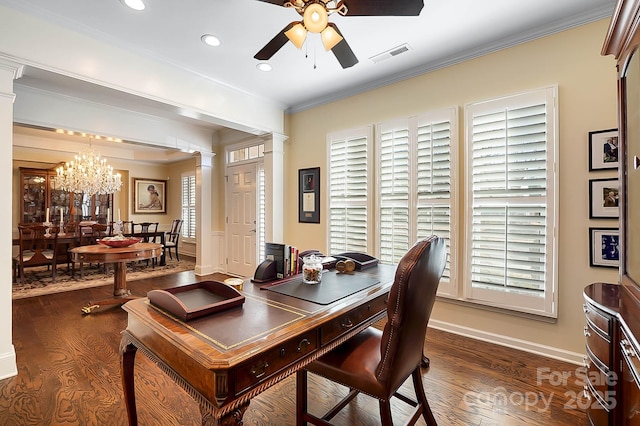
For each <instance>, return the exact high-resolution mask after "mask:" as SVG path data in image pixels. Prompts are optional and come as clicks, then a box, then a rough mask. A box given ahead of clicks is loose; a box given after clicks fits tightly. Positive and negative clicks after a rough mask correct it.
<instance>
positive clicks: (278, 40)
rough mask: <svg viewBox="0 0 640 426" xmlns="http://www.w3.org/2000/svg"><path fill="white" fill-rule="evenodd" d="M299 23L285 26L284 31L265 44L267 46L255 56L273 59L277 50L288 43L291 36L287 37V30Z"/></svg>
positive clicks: (265, 59)
mask: <svg viewBox="0 0 640 426" xmlns="http://www.w3.org/2000/svg"><path fill="white" fill-rule="evenodd" d="M297 23H298V22H292V23H290V24H289V25H287V26H286V27H284V28H283V30H282V31H280V32H279V33H278V34H276V36H275V37H274V38H272V39H271V41H270V42H269V43H267V44H265V46H264V47H263V48H262V49H260V51H259V52H258V53H256V54H255V56H254V58H256V59H258V60H260V61H267V60H269V59H271V57H272V56H273V55H275V54H276V52H277V51H278V50H280V49H281V48H282V46H284V45H285V44H287V42H288V41H289V38H287V36H286V35H285V32H287V31H289V30H290V29H291V28H293V26H294V25H296V24H297Z"/></svg>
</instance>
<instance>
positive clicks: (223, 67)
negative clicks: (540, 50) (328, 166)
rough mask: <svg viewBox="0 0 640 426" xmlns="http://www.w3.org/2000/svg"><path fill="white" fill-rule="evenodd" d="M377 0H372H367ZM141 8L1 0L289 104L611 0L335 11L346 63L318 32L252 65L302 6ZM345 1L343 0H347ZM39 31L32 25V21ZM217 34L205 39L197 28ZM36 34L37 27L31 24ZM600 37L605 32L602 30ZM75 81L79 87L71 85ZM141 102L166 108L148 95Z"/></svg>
mask: <svg viewBox="0 0 640 426" xmlns="http://www.w3.org/2000/svg"><path fill="white" fill-rule="evenodd" d="M372 1H373V0H372ZM145 2H146V3H147V8H146V9H145V10H144V11H142V12H136V11H133V10H131V9H129V8H127V7H125V6H124V5H123V4H122V3H121V2H120V1H119V0H82V1H78V0H0V5H4V6H8V7H11V8H15V9H17V10H20V11H22V12H26V13H29V14H32V15H36V16H38V17H40V18H42V19H45V20H49V21H52V22H54V23H57V24H59V25H62V26H65V27H68V28H72V29H74V30H76V31H79V32H82V33H85V34H88V35H90V36H92V37H95V38H96V39H100V40H102V41H107V42H109V43H111V44H114V45H118V46H120V47H122V48H125V49H129V50H131V51H134V52H136V53H137V54H139V55H146V56H148V57H152V58H154V59H156V60H160V61H165V62H167V63H171V64H173V65H175V66H177V67H181V68H184V69H187V70H190V71H192V72H194V73H198V74H200V75H204V76H207V77H208V78H211V79H213V80H216V81H218V82H222V83H224V84H227V85H229V86H232V87H235V88H237V89H240V90H243V91H246V92H249V93H253V94H256V95H259V96H262V97H265V98H269V99H272V100H276V101H278V102H280V103H281V104H282V105H283V108H284V109H287V108H288V109H289V111H296V110H302V109H305V108H308V107H312V106H314V105H318V104H321V103H324V102H328V101H331V100H335V99H338V98H341V97H345V96H348V95H351V94H354V93H358V92H361V91H364V90H368V89H371V88H373V87H377V86H380V85H384V84H388V83H391V82H394V81H397V80H400V79H403V78H408V77H411V76H414V75H417V74H421V73H424V72H427V71H429V70H433V69H437V68H441V67H443V66H446V65H449V64H453V63H456V62H460V61H462V60H465V59H468V58H472V57H476V56H479V55H482V54H485V53H489V52H492V51H495V50H498V49H501V48H504V47H509V46H512V45H514V44H517V43H521V42H524V41H528V40H531V39H534V38H536V37H540V36H543V35H546V34H550V33H553V32H557V31H560V30H563V29H566V28H570V27H573V26H576V25H580V24H583V23H587V22H591V21H594V20H598V19H603V18H606V17H610V16H611V13H612V11H613V6H614V3H615V0H484V1H479V0H425V5H424V8H423V10H422V12H421V14H420V16H418V17H349V16H340V15H338V14H332V15H331V16H330V22H333V23H335V24H336V25H337V26H338V28H339V29H340V31H341V33H342V35H343V36H344V38H345V40H346V41H347V42H348V43H349V45H350V46H351V49H352V50H353V52H354V53H355V55H356V56H357V57H358V59H359V63H358V64H356V65H355V66H353V67H351V68H348V69H342V68H341V67H340V65H339V63H338V61H337V60H336V59H335V57H334V56H333V54H332V53H331V52H325V51H324V50H323V48H322V46H321V42H320V40H319V37H318V35H317V34H310V35H309V37H308V38H307V42H306V44H305V46H304V47H303V49H302V50H298V49H297V48H296V47H295V46H294V45H293V44H292V43H287V44H286V45H285V46H284V47H283V48H282V49H280V51H279V52H277V53H276V54H275V55H274V56H273V57H272V58H271V60H270V61H269V62H270V64H271V65H272V66H273V71H271V72H269V73H265V72H262V71H259V70H257V68H256V65H257V63H258V61H257V60H256V59H254V58H253V56H254V55H255V54H256V52H257V51H258V50H260V49H261V48H262V47H263V46H264V45H265V44H266V43H267V42H268V41H269V40H271V38H272V37H273V36H275V35H276V34H277V33H278V32H279V31H281V30H282V29H283V28H284V27H285V26H286V25H287V24H288V23H290V22H292V21H297V20H300V16H299V15H298V14H297V13H296V12H295V11H294V10H293V9H289V8H284V7H280V6H276V5H273V4H269V3H266V2H261V1H258V0H225V1H223V0H145ZM344 3H345V4H346V5H347V6H348V4H349V0H344ZM34 31H35V29H34ZM205 33H211V34H214V35H216V36H218V37H219V38H220V40H221V42H222V44H221V46H219V47H216V48H213V47H208V46H205V45H204V44H203V43H202V42H201V41H200V37H201V35H203V34H205ZM35 35H36V36H37V34H35ZM603 39H604V34H603ZM404 43H407V44H408V45H409V47H410V50H409V51H408V52H406V53H403V54H401V55H398V56H395V57H392V58H391V59H387V60H385V61H382V62H379V63H374V62H373V61H372V60H371V59H370V58H371V57H373V56H375V55H378V54H380V53H382V52H385V51H388V50H390V49H393V48H395V47H397V46H400V45H402V44H404ZM17 84H21V85H26V86H34V87H39V88H44V89H47V90H55V91H58V92H63V93H68V94H71V95H74V94H80V93H81V94H82V96H83V97H93V100H100V99H102V100H103V101H104V102H105V103H109V102H108V100H109V99H110V98H111V99H115V97H116V96H117V98H118V102H119V103H120V104H122V100H123V96H124V95H123V94H121V93H118V94H117V95H114V93H112V92H110V91H109V90H106V89H104V88H97V87H93V88H92V87H90V85H88V84H86V83H85V84H84V85H83V86H82V87H81V90H80V89H78V88H79V87H80V86H79V82H77V81H71V80H69V79H66V78H62V77H61V76H54V75H51V74H50V73H47V72H44V71H41V70H34V69H27V70H26V71H25V76H24V77H23V78H21V79H20V81H19V82H17ZM74 91H75V92H76V93H74ZM131 101H132V102H134V101H137V102H139V105H138V106H137V108H138V109H140V110H144V109H149V110H150V111H151V110H157V111H156V112H158V113H160V110H162V108H161V106H160V105H156V104H154V103H153V102H150V101H144V102H142V100H140V99H138V100H135V99H131Z"/></svg>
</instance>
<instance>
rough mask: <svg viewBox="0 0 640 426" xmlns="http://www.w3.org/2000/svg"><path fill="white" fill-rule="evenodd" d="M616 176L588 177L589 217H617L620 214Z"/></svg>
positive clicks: (618, 182) (618, 183)
mask: <svg viewBox="0 0 640 426" xmlns="http://www.w3.org/2000/svg"><path fill="white" fill-rule="evenodd" d="M619 194H620V181H619V180H618V178H607V179H589V218H591V219H617V218H618V217H619V216H620V206H619V205H618V204H619V199H620V196H619Z"/></svg>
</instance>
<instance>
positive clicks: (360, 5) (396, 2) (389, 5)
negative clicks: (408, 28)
mask: <svg viewBox="0 0 640 426" xmlns="http://www.w3.org/2000/svg"><path fill="white" fill-rule="evenodd" d="M261 1H265V0H261ZM274 1H276V0H274ZM270 3H271V2H270ZM344 4H346V5H347V8H348V9H349V11H348V12H347V15H346V16H418V15H420V11H422V8H423V7H424V1H423V0H345V2H344Z"/></svg>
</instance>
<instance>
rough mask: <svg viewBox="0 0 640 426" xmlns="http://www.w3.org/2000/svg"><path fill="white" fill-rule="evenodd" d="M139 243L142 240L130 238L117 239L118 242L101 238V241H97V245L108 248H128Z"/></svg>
mask: <svg viewBox="0 0 640 426" xmlns="http://www.w3.org/2000/svg"><path fill="white" fill-rule="evenodd" d="M140 241H142V238H135V237H131V238H126V239H118V240H111V239H107V238H103V239H101V240H98V243H99V244H103V245H105V246H109V247H129V246H130V245H133V244H135V243H139V242H140Z"/></svg>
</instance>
